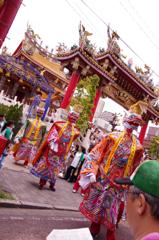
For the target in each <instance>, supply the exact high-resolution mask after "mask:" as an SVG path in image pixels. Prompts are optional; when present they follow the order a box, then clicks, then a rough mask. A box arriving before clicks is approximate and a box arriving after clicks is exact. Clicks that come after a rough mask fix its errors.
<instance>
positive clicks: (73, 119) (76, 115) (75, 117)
mask: <svg viewBox="0 0 159 240" xmlns="http://www.w3.org/2000/svg"><path fill="white" fill-rule="evenodd" d="M78 118H79V113H77V112H70V113H69V114H68V121H69V122H71V123H76V122H77V120H78Z"/></svg>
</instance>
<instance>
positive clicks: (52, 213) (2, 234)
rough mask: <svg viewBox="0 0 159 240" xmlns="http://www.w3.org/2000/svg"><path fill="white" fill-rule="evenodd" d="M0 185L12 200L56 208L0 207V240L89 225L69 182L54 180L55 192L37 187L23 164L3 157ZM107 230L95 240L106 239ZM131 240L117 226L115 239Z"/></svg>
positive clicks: (40, 237) (36, 238)
mask: <svg viewBox="0 0 159 240" xmlns="http://www.w3.org/2000/svg"><path fill="white" fill-rule="evenodd" d="M0 186H2V188H3V189H5V190H7V191H9V192H11V193H12V194H13V196H14V197H15V199H16V200H17V201H18V202H20V203H21V204H23V203H28V204H29V203H31V204H34V206H35V205H38V204H39V205H40V204H45V205H47V206H51V207H52V208H54V209H58V210H39V209H38V210H35V209H10V208H5V209H4V208H1V210H0V240H10V239H12V240H45V239H46V236H47V235H48V234H49V233H50V232H51V231H52V230H53V229H70V228H83V227H89V225H90V222H89V221H88V220H87V219H86V218H84V217H83V216H82V215H81V214H80V213H79V212H78V207H79V204H80V202H81V200H82V197H81V195H80V193H76V194H74V193H72V184H70V183H68V182H66V181H64V180H62V179H58V180H57V187H56V188H57V191H56V192H52V191H50V190H49V188H48V186H46V187H45V188H44V190H42V191H41V190H39V189H38V179H37V178H36V177H34V176H32V175H31V174H30V173H29V170H28V169H26V168H24V167H23V166H22V165H16V164H14V163H13V159H11V157H9V158H8V159H6V162H5V166H4V168H3V169H2V170H1V171H0ZM105 234H106V229H104V228H103V229H102V231H101V234H100V235H99V237H98V238H96V240H105ZM127 239H129V240H133V239H132V236H131V234H130V231H129V229H128V227H127V225H126V224H125V223H121V224H120V225H119V229H118V230H117V240H127Z"/></svg>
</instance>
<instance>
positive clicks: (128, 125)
mask: <svg viewBox="0 0 159 240" xmlns="http://www.w3.org/2000/svg"><path fill="white" fill-rule="evenodd" d="M143 124H144V121H143V120H142V117H141V116H140V115H138V114H136V113H130V114H129V115H128V116H126V117H125V118H124V119H123V126H124V128H125V129H132V130H137V128H138V126H142V125H143Z"/></svg>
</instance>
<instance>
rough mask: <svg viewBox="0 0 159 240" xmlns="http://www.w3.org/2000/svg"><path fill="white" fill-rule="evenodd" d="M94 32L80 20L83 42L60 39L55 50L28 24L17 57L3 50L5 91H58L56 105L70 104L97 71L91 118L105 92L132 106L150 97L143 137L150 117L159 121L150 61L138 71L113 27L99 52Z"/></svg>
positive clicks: (20, 94)
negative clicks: (79, 86) (125, 55)
mask: <svg viewBox="0 0 159 240" xmlns="http://www.w3.org/2000/svg"><path fill="white" fill-rule="evenodd" d="M90 35H92V34H90V33H89V32H88V31H86V30H85V28H84V26H83V25H82V24H80V28H79V45H78V46H77V45H73V46H72V47H71V48H70V49H69V48H67V47H66V46H65V44H59V46H58V48H57V49H56V54H53V50H52V51H51V52H49V51H48V47H47V46H46V47H45V48H44V47H42V41H41V39H40V37H39V36H38V35H37V34H35V33H34V31H33V30H32V28H31V27H30V26H28V28H27V31H26V33H25V39H24V40H23V41H22V42H21V44H20V45H19V47H18V48H17V49H16V51H15V52H14V54H13V55H12V56H10V55H8V54H7V49H6V48H3V50H2V54H1V55H0V79H1V80H0V90H4V91H5V92H6V93H7V95H9V96H10V97H14V96H15V95H16V96H17V98H18V100H19V101H23V102H25V100H27V99H28V98H30V97H32V96H33V95H34V94H35V92H36V91H37V90H40V91H41V92H42V93H43V97H46V96H47V95H48V93H54V101H53V102H52V103H53V104H54V107H56V108H57V107H60V106H61V108H62V109H67V108H68V106H69V104H70V101H71V98H72V96H73V94H74V91H75V88H76V86H77V84H78V82H79V81H80V79H83V78H85V77H87V76H93V75H94V74H96V75H97V76H98V77H99V79H100V83H99V87H98V88H97V90H96V97H95V99H94V107H93V109H92V116H91V119H90V120H92V118H93V115H94V113H95V111H96V107H97V104H98V102H99V99H100V97H109V98H111V99H112V100H114V101H115V102H117V103H118V104H120V105H121V106H123V107H124V108H125V109H127V110H128V109H129V108H130V106H131V105H133V104H134V103H136V102H138V101H141V102H144V103H145V104H146V105H147V111H143V112H144V115H143V118H144V120H145V125H144V126H143V127H142V128H141V132H140V137H139V138H140V141H141V142H143V139H144V136H145V133H146V129H147V126H148V121H149V120H152V121H154V122H156V123H157V122H158V121H159V100H157V99H158V96H159V88H157V87H155V86H154V84H153V80H152V78H151V75H152V74H151V73H152V72H151V69H150V67H148V66H147V65H145V66H144V69H141V68H140V67H137V66H136V67H135V70H133V68H132V61H131V59H129V60H128V62H127V63H126V62H125V61H124V59H123V56H122V54H121V49H120V46H119V44H118V40H119V36H118V34H117V33H116V32H114V31H113V32H112V33H111V34H110V29H109V28H108V44H107V48H106V49H100V50H99V51H97V50H96V48H95V47H94V45H93V44H92V43H91V42H90V40H89V39H88V36H90ZM64 69H67V74H65V73H64Z"/></svg>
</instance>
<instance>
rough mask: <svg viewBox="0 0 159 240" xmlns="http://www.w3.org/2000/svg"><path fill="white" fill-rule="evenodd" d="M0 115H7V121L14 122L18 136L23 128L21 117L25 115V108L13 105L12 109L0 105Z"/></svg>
mask: <svg viewBox="0 0 159 240" xmlns="http://www.w3.org/2000/svg"><path fill="white" fill-rule="evenodd" d="M0 114H3V115H5V117H6V120H7V121H13V122H14V125H15V127H14V133H15V134H16V133H17V131H18V130H19V128H20V126H21V123H20V121H21V117H22V115H23V106H22V105H21V106H18V104H16V105H11V106H10V107H8V106H5V105H3V104H0Z"/></svg>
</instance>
